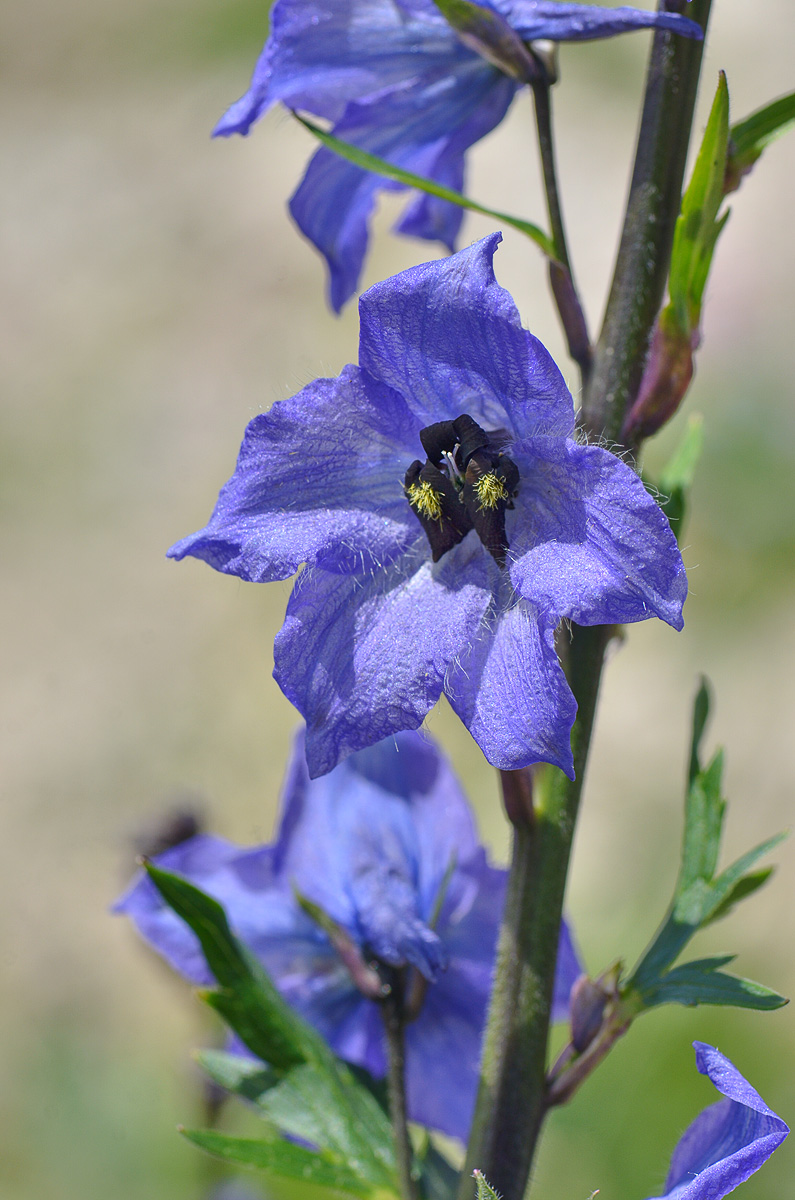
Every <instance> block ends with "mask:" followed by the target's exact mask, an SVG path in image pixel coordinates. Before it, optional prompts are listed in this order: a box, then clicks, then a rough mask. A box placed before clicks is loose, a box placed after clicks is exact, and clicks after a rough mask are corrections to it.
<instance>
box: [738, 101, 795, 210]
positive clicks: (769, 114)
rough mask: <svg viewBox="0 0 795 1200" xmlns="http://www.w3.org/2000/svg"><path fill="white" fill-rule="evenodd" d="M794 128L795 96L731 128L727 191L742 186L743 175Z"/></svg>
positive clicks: (775, 103) (765, 107)
mask: <svg viewBox="0 0 795 1200" xmlns="http://www.w3.org/2000/svg"><path fill="white" fill-rule="evenodd" d="M791 125H795V92H790V93H789V95H787V96H781V97H779V99H778V100H773V101H772V102H771V103H770V104H766V105H765V106H764V107H763V108H759V109H757V110H756V112H754V113H751V115H750V117H746V118H745V120H744V121H738V122H737V124H736V125H732V127H731V131H730V135H729V159H728V164H727V168H726V185H725V186H726V191H733V190H734V189H735V188H737V187H739V186H740V181H741V179H742V177H743V175H746V174H747V173H748V172H749V171H750V170H751V168H752V167H753V165H754V163H755V162H756V160H757V159H758V158H759V156H760V155H761V153H762V151H763V150H764V149H765V147H766V146H769V145H770V143H771V142H772V141H774V140H775V139H776V138H777V137H780V136H781V134H782V133H785V132H786V131H787V130H788V129H789V128H790V126H791Z"/></svg>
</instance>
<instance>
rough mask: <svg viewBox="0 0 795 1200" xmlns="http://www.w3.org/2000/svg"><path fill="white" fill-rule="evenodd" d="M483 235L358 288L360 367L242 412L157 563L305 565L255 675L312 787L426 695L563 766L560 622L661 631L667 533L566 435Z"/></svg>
mask: <svg viewBox="0 0 795 1200" xmlns="http://www.w3.org/2000/svg"><path fill="white" fill-rule="evenodd" d="M499 240H500V235H499V234H493V235H491V236H490V237H488V238H484V239H483V240H482V241H481V242H478V243H476V244H475V245H473V246H471V247H470V248H469V249H468V250H463V251H461V252H460V253H459V254H456V255H453V256H452V257H450V258H447V259H444V260H441V261H437V262H433V263H428V264H426V265H424V266H420V267H415V268H412V269H411V270H409V271H405V272H403V273H402V274H400V275H396V276H395V277H394V278H392V279H387V280H385V281H384V282H383V283H379V284H377V285H376V286H375V287H373V288H371V289H370V290H369V291H368V292H366V293H365V295H364V296H362V298H361V301H360V306H359V307H360V317H361V335H360V343H359V363H360V365H359V367H354V366H348V367H346V368H345V369H344V370H343V372H342V374H341V375H340V376H339V377H338V378H337V379H318V380H315V382H314V383H311V384H309V385H308V387H306V388H304V390H303V391H302V392H300V393H299V394H298V395H297V396H294V397H292V399H290V400H285V401H282V402H281V403H277V404H275V405H274V406H273V408H272V409H271V410H270V412H268V413H266V414H263V415H261V416H258V417H255V419H254V420H253V421H252V422H251V424H250V425H249V427H248V429H247V431H246V435H245V439H244V441H243V446H242V449H241V451H240V456H239V458H238V463H237V469H236V471H235V473H234V475H233V476H232V478H231V480H230V481H229V482H228V483H227V484H226V486H225V487H224V488H223V489H222V491H221V494H220V497H219V499H218V503H217V505H216V508H215V512H214V513H213V515H212V518H211V520H210V522H209V524H208V525H207V527H206V528H205V529H203V530H201V531H200V532H199V533H196V534H193V535H192V536H190V537H187V538H185V539H183V540H182V541H181V542H178V543H177V544H176V545H175V546H174V547H172V549H171V551H170V552H169V553H170V554H171V555H172V556H173V557H174V558H183V557H185V556H186V555H193V556H194V557H196V558H201V559H204V560H205V561H206V562H208V563H210V564H211V565H212V566H213V567H215V568H216V569H217V570H219V571H224V572H226V573H228V574H231V575H238V576H240V577H241V578H242V579H247V580H254V581H263V580H274V579H285V578H287V577H288V576H290V575H292V574H293V573H294V572H295V571H297V570H298V569H299V567H300V566H301V565H302V564H307V565H306V566H305V567H304V570H303V572H302V573H301V575H300V576H299V579H298V581H297V584H296V586H295V588H294V590H293V594H292V596H291V598H290V601H289V604H288V607H287V617H286V621H285V624H284V627H283V628H282V630H281V632H280V633H279V635H278V636H277V639H276V647H275V663H276V665H275V671H274V674H275V677H276V679H277V681H278V683H279V685H280V687H281V688H282V690H283V691H284V693H285V695H286V696H287V697H288V699H290V700H291V701H292V703H293V704H295V706H296V707H297V708H298V710H299V711H300V712H301V713H302V714H303V716H304V718H305V719H306V721H307V727H308V729H307V759H308V762H309V770H310V774H311V775H312V776H315V775H319V774H322V773H323V772H324V771H328V770H330V769H331V768H332V767H333V766H334V765H335V764H336V763H337V762H339V760H340V759H341V758H343V757H345V755H346V754H350V753H351V752H353V751H354V750H360V749H362V748H363V747H364V746H368V745H372V744H373V743H374V742H377V741H378V740H380V739H381V738H383V737H387V736H388V735H389V734H390V733H393V732H395V731H396V730H399V729H412V728H417V727H418V726H419V725H420V724H421V722H422V720H423V719H424V717H425V716H426V714H427V713H428V711H429V710H430V708H431V707H432V706H433V705H434V704H435V702H436V701H437V700H438V699H439V696H440V694H441V693H442V692H444V693H445V695H446V696H447V698H448V700H449V701H450V704H451V705H452V707H453V708H454V710H455V711H456V712H457V713H458V715H459V717H460V718H461V719H462V721H463V722H464V723H465V725H466V726H467V728H468V729H469V730H470V732H471V734H472V736H473V737H474V738H475V740H476V741H477V742H478V744H479V745H480V747H481V749H482V750H483V752H484V754H485V755H486V758H487V759H488V760H489V762H491V763H493V764H494V765H495V766H497V767H500V768H505V769H510V768H516V767H522V766H525V765H527V764H529V763H532V762H538V761H543V762H551V763H556V764H557V765H558V766H560V767H561V768H562V769H563V770H564V771H566V772H567V773H568V774H569V775H573V762H572V755H571V749H570V744H569V735H570V731H571V726H572V722H573V720H574V715H575V711H576V704H575V701H574V697H573V696H572V694H571V691H570V690H569V687H568V684H567V683H566V679H565V677H564V674H563V671H562V670H561V668H560V665H559V663H558V659H557V655H556V652H555V630H556V627H557V626H558V624H559V622H560V620H561V619H562V618H570V619H571V620H573V621H576V622H578V623H580V624H582V625H595V624H609V623H613V622H626V621H641V620H644V619H645V618H647V617H651V616H654V615H656V616H658V617H661V618H662V619H663V620H664V621H667V622H668V623H669V624H670V625H673V626H674V627H675V628H677V629H679V628H681V625H682V604H683V602H684V598H685V594H686V591H687V582H686V577H685V572H684V567H683V565H682V559H681V556H680V554H679V550H678V548H677V545H676V540H675V538H674V536H673V534H672V533H671V530H670V527H669V525H668V522H667V520H666V518H665V517H664V515H663V514H662V512H661V511H660V509H659V508H658V506H657V505H656V503H655V502H654V500H653V499H652V498H651V496H649V494H648V492H647V491H646V489H645V488H644V486H643V484H642V483H641V481H640V479H639V478H638V476H637V475H636V474H635V472H634V471H632V470H631V469H630V467H628V466H627V465H626V464H625V463H623V462H622V461H620V459H618V458H617V457H615V456H614V455H613V454H610V453H608V451H606V450H604V449H602V448H600V447H598V446H589V445H583V444H581V443H580V442H578V441H576V440H574V436H573V435H574V406H573V402H572V398H571V396H570V394H569V392H568V390H567V388H566V385H565V383H564V382H563V379H562V377H561V375H560V372H559V371H558V369H557V367H556V366H555V364H554V362H553V361H552V359H551V358H550V356H549V354H548V353H547V351H546V350H545V349H544V347H543V346H542V345H541V343H540V342H539V341H538V340H537V339H536V338H534V337H533V336H532V335H531V334H530V333H528V332H527V331H526V330H524V329H523V328H522V326H521V322H520V320H519V315H518V313H517V311H516V307H515V305H514V303H513V301H512V299H511V297H510V296H509V295H508V293H507V292H506V291H505V290H504V289H503V288H501V287H500V286H499V285H498V284H497V282H496V280H495V278H494V272H493V266H492V258H493V255H494V251H495V249H496V247H497V243H498V242H499ZM418 454H419V455H421V458H420V457H418ZM422 459H424V461H422Z"/></svg>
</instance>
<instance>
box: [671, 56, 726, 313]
mask: <svg viewBox="0 0 795 1200" xmlns="http://www.w3.org/2000/svg"><path fill="white" fill-rule="evenodd" d="M728 140H729V89H728V87H727V85H726V76H725V75H724V73H723V72H722V71H721V73H720V78H719V81H718V90H717V92H716V93H715V99H714V101H713V104H712V110H711V112H710V115H709V120H708V121H707V127H706V129H705V131H704V137H703V140H702V142H701V147H700V149H699V152H698V157H697V159H696V163H695V166H694V168H693V174H692V176H691V179H690V183H689V184H688V186H687V190H686V191H685V194H684V196H683V197H682V209H681V212H680V214H679V217H678V219H677V222H676V227H675V230H674V242H673V248H672V251H671V269H670V274H669V279H668V291H669V294H670V297H671V304H672V306H673V309H674V311H675V313H676V317H677V321H678V323H679V326H680V328H681V330H682V332H683V333H686V334H687V333H690V332H691V331H692V330H694V329H697V328H698V324H699V318H700V315H701V301H702V298H703V293H704V285H705V283H706V278H707V273H708V271H709V265H710V262H711V260H712V254H713V251H714V249H715V242H716V241H717V237H718V233H719V232H720V230H719V229H718V230H717V231H716V229H715V222H716V218H717V215H718V209H719V208H720V205H721V201H722V199H723V182H724V177H725V173H726V153H727V146H728ZM721 228H722V226H721Z"/></svg>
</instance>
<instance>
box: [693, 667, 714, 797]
mask: <svg viewBox="0 0 795 1200" xmlns="http://www.w3.org/2000/svg"><path fill="white" fill-rule="evenodd" d="M711 703H712V697H711V695H710V690H709V680H708V679H707V677H706V675H702V676H701V680H700V682H699V685H698V691H697V692H696V698H695V700H694V701H693V726H692V730H693V731H692V734H691V738H690V765H689V767H688V773H687V784H688V787H692V786H693V781H694V780H695V778H696V776H697V775H698V773H699V772H700V770H701V758H700V755H701V739H702V738H703V737H704V730H705V729H706V727H707V721H708V720H709V710H710V705H711Z"/></svg>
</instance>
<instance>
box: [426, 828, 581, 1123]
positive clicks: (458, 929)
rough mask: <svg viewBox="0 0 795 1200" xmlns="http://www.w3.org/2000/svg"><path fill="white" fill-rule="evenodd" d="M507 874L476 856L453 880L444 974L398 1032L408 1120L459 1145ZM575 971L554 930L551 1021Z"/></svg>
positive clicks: (560, 1012)
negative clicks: (465, 894)
mask: <svg viewBox="0 0 795 1200" xmlns="http://www.w3.org/2000/svg"><path fill="white" fill-rule="evenodd" d="M507 876H508V873H507V871H503V870H498V869H496V868H494V867H490V866H489V865H488V864H487V862H486V858H485V854H484V853H483V851H482V850H481V851H480V852H479V853H478V854H477V855H475V856H473V858H472V859H471V860H470V861H469V862H468V863H467V864H465V865H464V866H463V867H462V869H460V870H457V871H456V872H455V873H454V876H453V879H452V880H451V886H450V889H449V892H448V900H447V901H446V903H445V904H444V906H443V908H442V911H441V914H440V917H439V924H438V926H437V928H438V930H439V934H440V937H441V938H442V941H443V942H444V946H445V949H446V950H447V952H448V954H449V956H450V966H449V968H448V969H447V971H445V973H444V974H443V975H441V976H439V978H438V980H437V981H436V982H435V983H434V984H433V986H432V987H430V988H429V989H428V991H427V993H426V996H425V1002H424V1004H423V1008H422V1010H421V1012H420V1015H419V1017H418V1018H417V1020H416V1022H413V1023H412V1024H410V1025H409V1026H408V1028H407V1030H406V1088H407V1094H408V1106H409V1114H410V1116H411V1118H412V1120H415V1121H419V1122H420V1123H421V1124H426V1125H430V1126H432V1127H433V1128H434V1129H439V1130H441V1131H442V1132H443V1133H446V1134H448V1135H449V1136H451V1137H457V1138H460V1139H461V1140H462V1141H465V1140H466V1138H467V1135H468V1133H469V1127H470V1125H471V1122H472V1113H473V1111H474V1107H475V1098H476V1096H477V1088H478V1081H479V1069H480V1053H481V1044H482V1039H483V1031H484V1028H485V1024H486V1013H487V1011H488V1003H489V997H490V995H491V987H492V983H493V977H494V959H495V953H496V946H497V934H498V930H499V923H500V919H501V917H502V909H503V905H504V901H505V890H506V884H507ZM465 877H469V880H470V881H471V882H472V883H473V884H474V895H473V896H472V897H471V899H470V906H469V907H468V908H467V909H466V911H464V912H463V913H462V912H461V911H460V909H459V908H458V906H457V905H456V893H458V895H459V896H460V895H461V893H462V891H463V888H462V883H463V882H464V878H465ZM579 974H581V968H580V965H579V962H578V960H577V957H576V954H575V953H574V947H573V943H572V940H571V935H570V933H569V930H568V927H567V926H566V925H565V924H564V925H563V927H562V929H561V938H560V946H559V950H558V964H557V972H556V978H555V999H554V1001H553V1012H552V1019H553V1020H555V1021H557V1020H565V1019H566V1017H567V1016H568V995H569V991H570V990H571V985H572V983H573V981H574V979H575V978H576V977H577V976H578V975H579Z"/></svg>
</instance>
